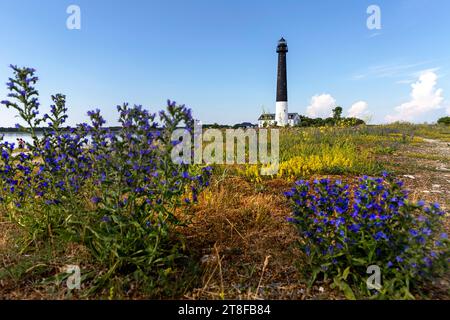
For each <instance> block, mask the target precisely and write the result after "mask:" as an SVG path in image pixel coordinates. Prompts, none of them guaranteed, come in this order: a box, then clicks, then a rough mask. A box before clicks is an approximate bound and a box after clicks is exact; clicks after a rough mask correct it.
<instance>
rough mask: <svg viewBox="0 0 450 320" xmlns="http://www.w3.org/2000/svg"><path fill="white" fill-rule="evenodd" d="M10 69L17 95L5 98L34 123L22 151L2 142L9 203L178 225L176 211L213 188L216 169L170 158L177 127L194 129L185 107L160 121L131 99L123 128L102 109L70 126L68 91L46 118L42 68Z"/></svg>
mask: <svg viewBox="0 0 450 320" xmlns="http://www.w3.org/2000/svg"><path fill="white" fill-rule="evenodd" d="M11 68H12V69H13V72H14V77H13V78H11V79H10V81H9V82H8V84H7V87H8V89H9V90H10V92H11V93H10V94H9V97H10V98H11V100H4V101H2V102H1V103H2V104H3V105H5V106H6V107H8V108H13V109H16V110H17V111H18V113H19V116H20V117H21V118H22V119H23V121H24V122H25V123H27V126H26V127H21V126H19V127H20V128H21V129H22V130H24V131H26V132H28V133H29V134H31V137H32V140H33V143H29V144H27V149H28V151H27V152H26V153H21V154H14V144H10V143H8V142H1V143H0V157H1V161H0V183H1V187H2V188H1V191H2V192H1V195H0V197H1V200H2V201H3V202H10V203H14V204H15V205H16V207H18V208H23V207H25V206H28V207H29V209H28V210H29V211H34V212H42V211H44V212H47V213H48V212H53V211H54V212H55V221H56V223H61V221H64V223H66V222H67V221H68V220H67V219H66V220H64V218H62V219H61V218H59V217H57V216H61V215H64V214H65V215H71V214H72V213H73V212H72V213H70V212H69V213H68V211H70V210H75V211H78V210H80V211H84V210H94V213H95V214H97V215H98V218H97V221H98V222H99V223H100V222H105V221H110V222H112V221H115V220H114V219H111V218H110V219H106V218H105V217H112V216H114V215H122V216H124V217H127V218H130V219H132V220H133V221H134V222H136V223H138V224H141V225H143V226H144V225H147V223H151V225H152V226H168V225H170V224H169V223H168V222H171V223H178V220H179V219H178V218H177V216H176V215H175V211H176V210H177V208H178V207H180V206H185V205H186V203H188V204H191V203H194V202H196V201H197V200H198V194H199V193H200V192H201V190H202V189H203V188H205V187H207V186H208V184H209V180H210V176H211V171H212V170H211V168H210V167H202V166H194V165H188V164H177V163H174V162H173V161H172V159H171V151H172V149H173V145H172V143H171V141H170V136H171V133H172V131H173V130H175V129H176V128H177V127H179V126H181V125H184V126H186V127H187V129H188V130H192V128H193V123H194V120H193V118H192V113H191V110H190V109H188V108H186V107H185V106H184V105H183V106H178V105H177V104H176V103H175V102H173V101H168V105H167V110H165V111H161V112H159V113H158V115H159V121H158V119H157V114H155V113H150V112H149V111H147V110H145V109H144V108H143V107H142V106H140V105H137V106H133V107H130V106H129V105H128V104H126V103H125V104H123V105H121V106H118V107H117V110H118V113H119V123H120V127H118V128H114V129H111V128H108V127H105V126H104V125H105V123H106V121H105V120H104V118H103V117H102V115H101V113H100V110H99V109H96V110H93V111H89V112H88V116H89V118H90V122H89V123H82V124H79V125H77V126H76V127H74V128H72V127H68V126H65V123H66V120H67V107H66V97H65V96H64V95H62V94H56V95H54V96H52V100H53V103H54V104H53V105H51V106H50V112H49V113H46V114H44V115H43V116H42V117H41V116H40V115H39V102H38V92H37V90H36V89H35V87H34V85H35V84H36V82H37V81H38V78H37V77H36V76H35V75H34V74H35V70H34V69H32V68H19V67H17V66H11ZM41 123H46V125H47V128H46V130H45V131H44V134H43V137H38V135H37V134H36V132H35V131H36V128H37V126H38V125H39V124H41ZM86 203H88V204H86ZM39 206H42V208H39ZM52 208H53V209H52ZM68 208H70V209H68ZM88 208H91V209H88ZM52 210H53V211H52ZM35 218H36V217H35ZM42 218H43V219H44V218H45V219H47V218H48V214H47V215H44V216H43V217H42ZM36 219H37V218H36ZM47 220H48V219H47ZM53 227H56V226H52V228H53ZM42 229H43V230H44V229H46V228H44V227H43V228H42ZM48 229H50V228H48Z"/></svg>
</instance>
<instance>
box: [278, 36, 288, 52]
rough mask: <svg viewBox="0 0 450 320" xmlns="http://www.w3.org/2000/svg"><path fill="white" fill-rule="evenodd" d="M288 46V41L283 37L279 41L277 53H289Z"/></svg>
mask: <svg viewBox="0 0 450 320" xmlns="http://www.w3.org/2000/svg"><path fill="white" fill-rule="evenodd" d="M287 51H288V46H287V42H286V40H285V39H284V38H283V37H282V38H281V39H280V40H278V46H277V52H287Z"/></svg>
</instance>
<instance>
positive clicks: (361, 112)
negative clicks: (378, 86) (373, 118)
mask: <svg viewBox="0 0 450 320" xmlns="http://www.w3.org/2000/svg"><path fill="white" fill-rule="evenodd" d="M368 107H369V104H368V103H367V102H366V101H358V102H355V103H354V104H353V105H352V106H351V107H350V109H349V110H348V116H349V117H352V118H358V119H365V118H367V117H369V116H370V115H369V112H368V110H367V108H368Z"/></svg>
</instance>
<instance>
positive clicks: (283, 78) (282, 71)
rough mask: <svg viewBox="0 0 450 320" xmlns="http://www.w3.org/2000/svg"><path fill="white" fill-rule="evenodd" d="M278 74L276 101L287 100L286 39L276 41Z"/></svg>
mask: <svg viewBox="0 0 450 320" xmlns="http://www.w3.org/2000/svg"><path fill="white" fill-rule="evenodd" d="M277 52H278V75H277V102H278V101H288V100H287V75H286V53H287V52H288V46H287V42H286V40H284V38H281V39H280V41H278V46H277Z"/></svg>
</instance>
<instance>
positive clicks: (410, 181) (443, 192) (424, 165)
mask: <svg viewBox="0 0 450 320" xmlns="http://www.w3.org/2000/svg"><path fill="white" fill-rule="evenodd" d="M381 161H383V162H386V163H387V164H388V165H389V166H391V167H392V168H393V169H394V171H395V172H397V174H398V175H399V176H400V178H402V179H403V180H404V181H405V186H406V188H407V189H409V190H410V191H411V194H410V198H411V200H419V199H422V200H424V201H428V202H438V203H440V204H441V205H442V206H443V207H444V208H445V209H450V143H448V142H443V141H439V140H433V139H423V143H420V144H413V145H406V146H404V147H402V148H401V149H400V150H399V151H398V152H396V153H395V154H394V155H389V156H383V158H382V159H381Z"/></svg>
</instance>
